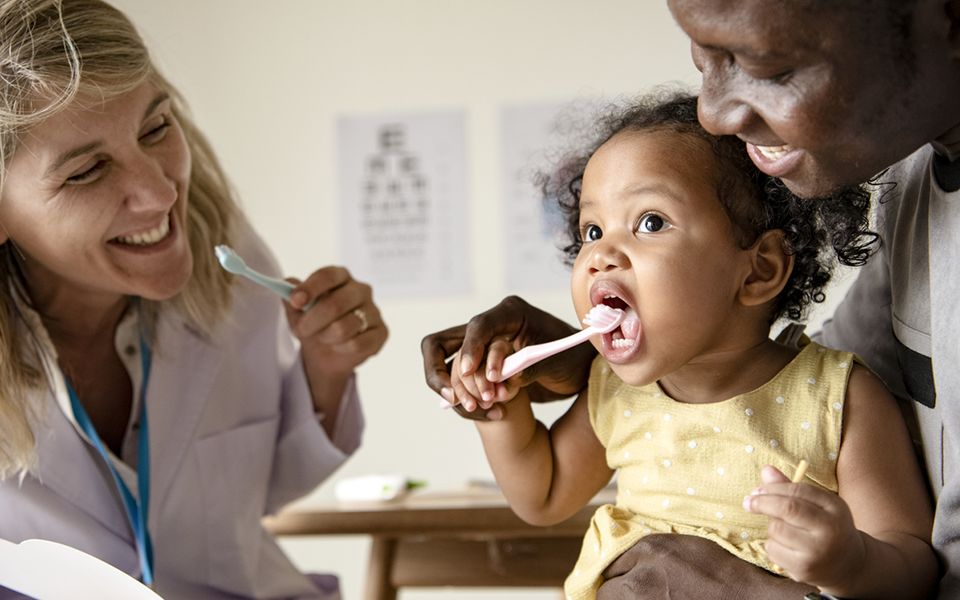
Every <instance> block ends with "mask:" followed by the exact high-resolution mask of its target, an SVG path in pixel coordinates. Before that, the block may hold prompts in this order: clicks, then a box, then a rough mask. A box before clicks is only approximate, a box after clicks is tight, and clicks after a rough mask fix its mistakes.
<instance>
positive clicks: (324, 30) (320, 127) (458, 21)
mask: <svg viewBox="0 0 960 600" xmlns="http://www.w3.org/2000/svg"><path fill="white" fill-rule="evenodd" d="M115 4H116V5H117V6H118V7H120V8H121V9H122V10H125V11H126V12H127V13H128V14H129V15H130V16H131V18H132V19H133V21H134V22H135V23H136V24H137V25H138V26H139V27H140V29H141V31H142V33H143V34H144V36H145V38H146V40H147V44H148V46H149V47H150V48H151V49H152V50H153V52H154V55H155V57H156V59H157V60H158V62H159V64H160V66H161V68H162V69H163V71H164V73H165V74H166V75H167V76H168V77H169V78H170V79H171V80H172V81H173V82H174V84H175V85H177V86H178V87H179V88H180V90H181V91H182V92H183V93H184V94H185V96H186V98H187V99H188V101H189V102H190V104H191V106H192V108H193V112H194V114H195V116H196V119H197V121H198V123H199V125H200V126H201V128H202V129H203V130H204V131H205V132H206V133H207V135H208V136H209V137H210V138H211V140H212V142H213V145H214V147H215V148H216V149H217V151H218V153H219V155H220V157H221V159H222V161H223V163H224V165H225V167H226V169H227V172H228V173H229V174H230V176H231V177H232V179H233V181H234V183H235V185H236V187H237V189H238V190H239V192H240V195H241V198H242V202H243V205H244V207H245V209H246V211H247V213H248V215H249V216H250V218H251V220H252V222H253V223H254V226H255V227H256V228H257V229H258V231H259V232H260V233H261V234H262V235H263V236H264V237H265V238H266V240H267V242H268V243H269V244H270V246H271V247H272V248H273V250H274V252H275V253H276V255H277V257H278V258H279V260H280V262H281V264H282V265H283V267H284V269H285V270H286V271H287V272H288V273H289V274H291V275H297V276H301V277H302V276H305V275H307V274H309V273H310V272H311V271H313V270H314V269H316V268H317V267H319V266H322V265H325V264H332V263H337V262H338V261H340V260H341V257H340V256H338V255H337V248H338V247H339V246H338V237H337V235H338V227H337V170H336V169H337V166H336V165H337V163H336V155H335V151H336V137H335V123H336V119H337V118H338V117H340V116H342V115H364V114H379V113H383V112H390V113H396V112H404V111H411V112H422V111H429V110H433V109H438V110H446V109H458V110H464V111H465V112H466V115H467V157H468V158H467V160H468V165H467V166H468V180H469V181H468V183H469V202H470V239H471V240H473V242H472V244H473V246H472V248H469V249H464V248H449V251H450V252H458V251H463V250H470V252H471V256H472V261H473V273H474V281H473V288H474V290H475V292H474V293H473V294H472V295H469V296H453V297H442V298H440V297H438V298H432V299H422V300H416V301H403V302H381V303H379V305H380V309H381V311H382V313H383V316H384V318H385V320H386V321H387V323H388V324H389V325H390V329H391V335H390V339H389V341H388V342H387V345H386V346H385V347H384V349H383V350H382V351H381V353H380V354H379V355H378V356H376V357H374V358H373V359H372V360H370V361H369V362H368V363H367V364H365V365H364V366H363V367H361V369H360V371H359V378H360V379H359V384H360V389H361V394H362V396H363V400H364V406H365V412H366V416H367V423H368V425H367V430H366V437H365V442H364V445H363V447H362V448H361V450H360V451H359V452H358V453H357V454H356V456H355V457H353V459H352V460H351V461H350V462H349V463H348V464H347V465H346V466H345V467H344V468H343V469H342V470H341V471H339V472H338V473H337V474H336V475H335V476H334V478H333V479H332V480H331V481H330V482H328V483H327V484H325V485H324V486H322V487H321V488H320V489H319V490H317V492H316V495H317V496H318V497H320V498H330V497H332V483H333V482H335V481H336V480H337V479H340V478H343V477H349V476H354V475H360V474H367V473H387V472H401V473H405V474H407V475H409V476H410V477H412V478H415V479H420V480H425V481H427V482H429V484H430V485H431V486H435V487H443V486H448V485H454V484H456V483H458V482H462V481H465V480H467V479H476V478H480V479H489V478H491V475H490V472H489V469H488V467H487V465H486V462H485V459H484V457H483V451H482V448H481V446H480V443H479V441H478V439H477V436H476V434H475V432H474V430H473V426H472V425H471V424H470V423H468V422H465V421H461V420H460V419H458V418H457V417H456V416H455V415H453V414H452V413H449V412H445V411H441V410H439V409H438V408H437V402H438V397H436V396H434V395H433V394H432V393H431V392H430V391H429V390H428V389H427V387H426V385H425V384H424V382H423V376H422V368H421V359H420V352H419V344H420V340H421V338H422V337H423V336H424V335H425V334H426V333H429V332H432V331H436V330H439V329H442V328H445V327H447V326H451V325H455V324H458V323H461V322H463V321H465V320H466V319H467V318H468V317H470V316H471V315H473V314H475V313H477V312H479V311H481V310H484V309H486V308H489V307H490V306H492V305H494V304H495V303H497V302H498V301H499V300H500V299H501V298H502V297H503V296H505V295H507V294H508V293H510V292H511V290H508V289H504V287H503V283H502V282H503V281H504V274H503V272H502V267H501V265H502V258H503V257H502V256H501V251H500V248H499V240H498V237H497V236H498V231H499V226H498V224H499V219H500V214H499V213H500V204H499V202H500V199H499V193H500V190H501V185H500V182H499V177H500V172H499V164H500V162H499V160H500V158H499V154H498V152H499V142H500V140H499V131H500V129H499V123H498V115H499V111H500V109H501V107H502V106H504V105H505V104H518V103H536V102H566V101H568V100H573V99H577V98H593V97H596V96H599V95H605V96H611V97H612V96H616V95H620V94H633V93H636V92H639V91H641V90H642V89H644V88H646V87H649V86H652V85H655V84H659V83H663V82H668V81H682V82H685V83H687V84H690V85H698V84H699V73H697V71H696V69H695V68H694V67H693V64H692V62H691V60H690V55H689V44H688V41H687V39H686V37H685V36H684V34H683V32H682V31H681V30H680V29H679V28H678V27H677V26H676V24H675V23H674V21H673V19H672V18H671V16H670V14H669V12H668V11H667V8H666V2H665V0H590V1H587V0H404V1H399V0H272V1H269V2H263V1H254V0H115ZM837 297H838V295H837V294H835V295H834V297H833V298H834V299H837ZM527 299H528V300H530V301H531V302H533V303H534V304H537V305H539V306H541V307H542V308H545V309H547V310H550V311H552V312H554V313H555V314H557V315H560V316H563V317H566V318H568V319H569V320H570V321H571V322H573V321H574V318H573V310H572V307H571V305H570V300H569V296H568V294H567V293H554V294H541V295H529V296H527ZM562 409H563V406H557V407H554V408H552V409H551V410H548V411H546V417H545V418H548V419H550V418H553V416H555V415H556V414H558V413H557V411H558V410H562ZM284 547H285V548H286V549H287V550H288V551H289V552H290V553H291V556H292V557H293V559H294V560H295V562H296V563H297V564H298V565H299V566H300V567H301V568H303V569H307V570H327V571H334V572H337V573H339V574H340V576H341V583H342V587H343V591H344V594H345V598H346V599H347V600H356V599H359V598H361V594H362V587H363V573H364V568H365V564H366V556H367V551H368V548H369V542H368V541H367V540H365V539H359V538H347V537H344V538H300V539H297V540H286V541H284ZM490 596H491V592H490V591H472V592H469V591H454V590H433V591H428V590H408V591H404V592H402V593H401V598H402V599H403V600H425V599H429V598H450V599H467V598H487V597H490ZM556 597H557V593H556V592H553V591H550V592H547V591H527V592H518V591H514V590H510V591H506V590H504V591H501V592H499V593H498V594H497V598H499V599H501V600H513V599H517V600H519V599H521V598H522V599H526V600H535V599H541V598H550V599H554V598H556Z"/></svg>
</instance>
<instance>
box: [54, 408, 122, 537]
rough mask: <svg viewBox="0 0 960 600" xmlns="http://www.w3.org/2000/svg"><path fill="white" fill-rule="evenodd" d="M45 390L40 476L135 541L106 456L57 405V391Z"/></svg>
mask: <svg viewBox="0 0 960 600" xmlns="http://www.w3.org/2000/svg"><path fill="white" fill-rule="evenodd" d="M43 393H44V394H45V396H46V404H45V406H46V415H45V423H46V426H45V427H43V428H38V435H37V456H38V457H39V458H38V460H39V465H38V469H37V478H38V479H39V481H40V483H41V484H43V485H44V486H45V487H47V488H49V489H51V490H52V491H54V492H55V493H57V494H59V495H60V496H62V497H64V498H66V499H67V500H69V502H70V503H71V504H72V505H74V506H75V507H77V508H78V509H79V510H81V511H83V512H85V513H87V514H88V515H90V516H91V517H93V518H94V519H96V520H97V521H98V522H100V523H101V524H103V526H104V527H106V528H107V529H109V530H110V531H112V532H113V533H115V534H116V535H117V536H118V537H120V538H124V539H127V540H129V541H130V543H131V544H132V543H133V532H132V530H131V529H130V524H129V522H128V521H127V514H126V512H125V511H124V508H123V505H122V503H121V500H120V494H119V492H118V491H117V489H116V485H115V484H114V483H113V479H112V477H111V475H110V471H109V469H108V467H107V465H106V463H104V460H103V457H101V456H100V453H99V452H97V450H96V448H94V447H93V446H91V445H90V444H89V443H87V442H86V441H85V440H84V439H83V438H81V437H80V434H79V433H77V431H76V429H74V427H73V424H71V423H70V421H69V420H68V419H67V417H66V416H65V415H64V414H63V412H62V411H61V410H60V408H59V407H58V406H57V402H56V400H55V399H54V396H53V393H52V392H49V391H45V392H43Z"/></svg>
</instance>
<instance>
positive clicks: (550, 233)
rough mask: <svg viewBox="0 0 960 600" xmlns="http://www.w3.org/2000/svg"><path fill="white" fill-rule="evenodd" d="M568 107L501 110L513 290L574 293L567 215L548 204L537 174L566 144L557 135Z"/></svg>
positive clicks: (509, 282)
mask: <svg viewBox="0 0 960 600" xmlns="http://www.w3.org/2000/svg"><path fill="white" fill-rule="evenodd" d="M564 108H565V106H564V105H558V104H538V105H528V106H508V107H505V108H503V110H502V112H501V128H500V131H501V140H502V160H501V168H502V173H501V181H502V182H503V191H502V194H501V196H502V202H503V204H502V207H503V217H504V218H503V231H504V240H503V241H504V260H505V262H504V273H506V285H507V291H508V292H510V293H514V292H524V291H553V290H556V291H564V290H569V289H570V270H569V268H568V267H567V266H566V265H565V264H564V263H563V254H562V252H561V251H560V249H559V248H560V245H561V240H562V231H563V228H564V227H565V223H564V220H563V216H562V215H561V214H560V210H559V208H558V207H557V206H556V204H555V203H554V204H551V203H546V204H545V203H544V202H543V200H542V195H541V192H540V190H538V189H536V187H535V186H534V182H533V172H534V170H535V169H536V168H537V167H541V168H542V167H544V166H545V162H546V158H545V157H546V155H547V153H548V152H549V151H551V150H556V144H557V143H559V142H560V140H559V139H558V136H557V135H555V133H554V132H555V125H556V121H557V117H558V115H559V114H560V112H561V110H562V109H564Z"/></svg>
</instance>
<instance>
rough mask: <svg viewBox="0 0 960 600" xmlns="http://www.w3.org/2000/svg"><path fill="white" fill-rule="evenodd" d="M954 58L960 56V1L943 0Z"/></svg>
mask: <svg viewBox="0 0 960 600" xmlns="http://www.w3.org/2000/svg"><path fill="white" fill-rule="evenodd" d="M941 2H943V4H942V5H941V6H943V10H944V16H945V17H946V21H947V27H948V28H949V29H948V35H949V37H948V41H949V43H950V46H951V47H952V48H953V53H954V56H958V55H960V0H941Z"/></svg>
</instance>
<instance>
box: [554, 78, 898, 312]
mask: <svg viewBox="0 0 960 600" xmlns="http://www.w3.org/2000/svg"><path fill="white" fill-rule="evenodd" d="M589 127H590V133H589V135H588V137H587V140H586V141H585V142H584V143H583V144H582V145H581V146H580V148H579V149H577V150H574V151H572V152H568V153H566V154H565V155H564V156H562V157H561V158H560V159H559V160H558V161H557V163H556V166H555V167H554V168H552V169H550V170H549V171H546V172H540V173H539V174H538V175H537V176H536V183H537V184H538V186H539V187H540V189H541V190H542V192H543V197H544V202H545V203H551V204H552V203H557V204H559V207H560V211H561V213H562V214H563V216H564V220H565V223H566V227H565V237H566V242H565V244H564V245H563V246H562V250H563V252H564V255H565V262H566V263H567V264H568V265H573V263H574V261H575V260H576V257H577V254H578V253H579V252H580V248H581V247H582V245H583V241H582V240H581V239H580V185H581V183H582V181H583V172H584V170H585V169H586V166H587V162H588V161H589V160H590V157H591V156H593V154H594V153H595V152H596V151H597V150H598V149H599V148H600V146H602V145H603V144H604V143H605V142H607V141H608V140H609V139H611V138H612V137H614V136H615V135H617V134H618V133H621V132H623V131H672V132H675V133H677V134H680V135H688V136H694V137H696V138H699V139H701V140H704V141H706V142H707V143H708V144H709V146H710V149H711V150H712V151H713V154H714V156H715V157H716V159H717V171H718V173H719V182H718V187H717V195H718V197H719V199H720V202H721V203H722V205H723V208H724V211H725V212H726V213H727V216H728V217H729V218H730V221H731V223H732V224H733V229H734V232H735V235H736V237H737V242H738V243H739V245H740V248H743V249H746V248H750V247H752V246H753V245H754V244H755V243H756V242H757V241H758V240H759V238H760V236H761V235H762V234H763V233H764V232H766V231H770V230H775V229H779V230H782V231H783V232H784V234H785V238H784V250H785V251H786V252H788V253H790V254H792V255H793V256H794V264H793V271H792V272H791V274H790V277H789V279H788V281H787V284H786V285H785V286H784V288H783V290H782V291H781V292H780V295H779V296H778V297H777V302H776V305H775V306H774V307H773V312H772V314H771V317H770V323H771V324H772V323H774V322H775V321H777V320H778V319H780V318H784V317H785V318H787V319H789V320H791V321H800V320H802V319H803V318H804V316H805V314H806V311H807V309H808V307H809V306H810V303H811V302H823V300H824V297H825V296H824V293H823V290H824V288H825V287H826V286H827V284H828V283H829V282H830V277H831V275H832V273H833V268H834V266H835V265H836V263H837V262H839V263H840V264H843V265H848V266H862V265H864V264H865V263H866V262H867V259H868V258H869V257H870V255H871V254H872V253H873V251H875V250H876V249H877V248H879V244H880V238H879V236H878V235H877V234H876V233H874V232H872V231H871V230H870V229H869V228H868V227H869V222H870V193H869V192H868V191H867V189H866V188H865V187H864V186H852V187H850V188H845V189H843V190H840V191H838V192H836V193H835V194H833V195H831V196H829V197H824V198H800V197H798V196H795V195H794V194H793V193H791V192H790V190H788V189H787V187H786V186H785V185H784V184H783V183H782V182H781V181H780V180H779V179H776V178H774V177H770V176H769V175H767V174H765V173H763V172H762V171H760V170H759V169H758V168H757V167H756V165H754V164H753V161H751V160H750V157H749V156H748V154H747V150H746V145H745V144H744V143H743V141H741V140H740V139H738V138H736V137H735V136H715V135H711V134H710V133H707V131H706V130H704V129H703V127H702V126H701V125H700V122H699V121H698V120H697V97H696V96H694V95H690V94H688V93H686V92H678V91H671V90H662V91H660V92H657V93H653V94H649V95H646V96H643V97H641V98H640V99H639V100H637V101H634V102H632V103H630V104H629V105H627V106H623V105H619V104H618V105H611V106H609V107H607V108H606V109H604V110H603V111H602V112H601V114H599V116H598V118H597V119H596V120H594V121H592V122H591V123H590V126H589Z"/></svg>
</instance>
